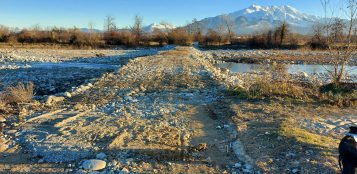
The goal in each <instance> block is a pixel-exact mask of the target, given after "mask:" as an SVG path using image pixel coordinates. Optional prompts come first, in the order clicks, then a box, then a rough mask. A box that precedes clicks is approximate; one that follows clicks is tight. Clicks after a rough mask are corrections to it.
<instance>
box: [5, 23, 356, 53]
mask: <svg viewBox="0 0 357 174" xmlns="http://www.w3.org/2000/svg"><path fill="white" fill-rule="evenodd" d="M161 25H162V26H167V27H164V28H163V29H154V31H152V32H144V30H143V20H142V18H141V17H139V16H136V17H135V21H134V24H133V25H132V26H131V27H130V28H125V29H118V28H117V27H116V24H115V22H114V18H113V17H111V16H107V17H106V18H105V25H104V26H105V31H103V32H97V31H96V30H94V29H93V25H92V24H90V25H89V29H88V30H87V31H82V30H81V29H79V28H70V29H66V28H57V27H53V28H51V29H42V28H41V27H39V26H34V27H31V28H24V29H22V30H18V31H14V30H11V29H10V28H9V27H6V26H2V25H0V42H3V43H9V44H17V43H22V44H24V43H52V44H65V45H73V46H78V47H92V48H98V47H108V46H128V47H135V46H162V45H167V44H175V45H191V44H193V43H194V42H198V43H199V44H200V46H202V47H224V46H227V47H229V46H240V47H247V48H266V49H268V48H297V47H301V46H306V47H310V48H312V49H326V48H327V47H329V46H328V45H327V41H326V36H325V35H324V34H323V32H324V26H322V25H318V24H317V25H316V26H314V34H313V36H303V35H299V34H296V33H293V32H291V31H290V28H289V25H288V24H287V23H282V24H281V25H280V26H277V27H276V28H275V29H272V30H268V31H266V32H260V33H255V34H252V35H246V36H237V35H236V33H235V32H233V31H235V26H234V23H233V22H232V20H231V19H229V18H228V17H227V18H225V22H224V24H222V25H221V26H220V27H217V28H216V29H208V31H203V27H202V26H200V25H199V22H197V20H194V21H193V22H192V23H191V24H189V25H187V26H186V27H179V28H175V29H171V28H170V25H169V24H168V23H164V22H163V23H161ZM331 27H334V30H333V31H335V33H333V34H334V35H338V36H339V37H341V35H343V27H344V26H343V24H341V21H339V20H336V21H335V22H334V23H333V26H331ZM336 37H337V36H336ZM354 39H355V40H356V36H355V37H354Z"/></svg>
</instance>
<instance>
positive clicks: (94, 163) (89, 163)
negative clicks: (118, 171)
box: [82, 159, 107, 171]
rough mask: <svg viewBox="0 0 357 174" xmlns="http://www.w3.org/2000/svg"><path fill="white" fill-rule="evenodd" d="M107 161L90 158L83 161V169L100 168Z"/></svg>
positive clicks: (103, 166)
mask: <svg viewBox="0 0 357 174" xmlns="http://www.w3.org/2000/svg"><path fill="white" fill-rule="evenodd" d="M106 165H107V163H106V162H105V161H103V160H96V159H91V160H86V161H84V162H83V164H82V166H83V169H85V170H94V171H95V170H101V169H104V168H105V167H106Z"/></svg>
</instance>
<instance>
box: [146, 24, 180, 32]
mask: <svg viewBox="0 0 357 174" xmlns="http://www.w3.org/2000/svg"><path fill="white" fill-rule="evenodd" d="M175 28H176V26H175V25H172V24H169V23H160V24H158V23H153V24H150V25H148V26H146V27H144V28H143V30H144V31H145V32H153V31H154V30H155V29H157V30H161V31H166V30H172V29H175Z"/></svg>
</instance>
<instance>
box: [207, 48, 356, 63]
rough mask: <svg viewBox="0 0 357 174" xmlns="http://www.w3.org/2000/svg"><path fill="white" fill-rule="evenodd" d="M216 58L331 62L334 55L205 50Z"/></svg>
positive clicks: (226, 59)
mask: <svg viewBox="0 0 357 174" xmlns="http://www.w3.org/2000/svg"><path fill="white" fill-rule="evenodd" d="M204 53H206V54H209V55H212V56H213V57H214V58H215V59H216V60H221V61H225V62H237V63H253V64H257V63H258V64H266V63H271V62H279V63H286V64H331V62H332V60H333V59H334V57H336V55H334V54H335V53H333V52H332V53H331V52H328V51H307V50H238V51H237V50H207V51H204ZM349 64H350V65H351V66H357V53H353V54H352V58H351V61H350V62H349Z"/></svg>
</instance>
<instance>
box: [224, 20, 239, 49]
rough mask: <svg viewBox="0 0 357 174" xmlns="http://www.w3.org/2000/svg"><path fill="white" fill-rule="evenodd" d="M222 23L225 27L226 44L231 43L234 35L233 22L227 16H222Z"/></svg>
mask: <svg viewBox="0 0 357 174" xmlns="http://www.w3.org/2000/svg"><path fill="white" fill-rule="evenodd" d="M223 23H224V25H225V26H226V29H227V34H228V42H229V43H231V42H232V39H233V37H234V35H235V31H234V30H235V27H236V26H235V22H234V21H233V19H232V18H231V17H230V16H229V15H223Z"/></svg>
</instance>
